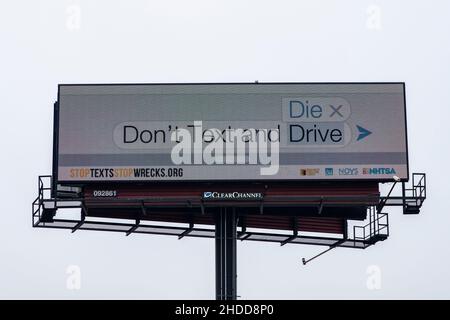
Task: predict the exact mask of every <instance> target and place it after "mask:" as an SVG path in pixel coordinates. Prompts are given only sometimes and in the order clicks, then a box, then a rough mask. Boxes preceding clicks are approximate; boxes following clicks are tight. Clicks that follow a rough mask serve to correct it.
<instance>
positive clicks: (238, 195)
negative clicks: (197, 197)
mask: <svg viewBox="0 0 450 320" xmlns="http://www.w3.org/2000/svg"><path fill="white" fill-rule="evenodd" d="M262 198H263V194H262V193H261V192H238V191H233V192H217V191H205V192H203V200H261V199H262Z"/></svg>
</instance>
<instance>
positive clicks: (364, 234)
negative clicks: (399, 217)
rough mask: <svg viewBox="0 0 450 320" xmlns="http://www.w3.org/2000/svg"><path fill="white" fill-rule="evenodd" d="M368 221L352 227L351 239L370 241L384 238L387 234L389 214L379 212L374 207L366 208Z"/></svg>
mask: <svg viewBox="0 0 450 320" xmlns="http://www.w3.org/2000/svg"><path fill="white" fill-rule="evenodd" d="M368 211H369V212H368V214H369V223H367V224H366V225H363V226H354V227H353V240H355V241H363V242H372V241H378V240H381V239H385V238H387V237H388V236H389V216H388V214H387V213H381V212H379V211H378V210H377V208H376V207H374V206H372V207H369V208H368Z"/></svg>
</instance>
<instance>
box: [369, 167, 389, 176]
mask: <svg viewBox="0 0 450 320" xmlns="http://www.w3.org/2000/svg"><path fill="white" fill-rule="evenodd" d="M396 173H397V172H396V171H395V169H394V168H363V174H376V175H379V174H389V175H394V174H396Z"/></svg>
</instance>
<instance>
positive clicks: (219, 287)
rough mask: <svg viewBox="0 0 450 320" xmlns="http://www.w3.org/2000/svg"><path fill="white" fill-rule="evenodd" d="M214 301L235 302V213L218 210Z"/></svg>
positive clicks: (225, 209) (227, 209)
mask: <svg viewBox="0 0 450 320" xmlns="http://www.w3.org/2000/svg"><path fill="white" fill-rule="evenodd" d="M215 241H216V299H217V300H236V296H237V294H236V280H237V279H236V278H237V274H236V267H237V265H236V242H237V228H236V211H235V208H220V211H219V213H218V215H217V217H216V239H215Z"/></svg>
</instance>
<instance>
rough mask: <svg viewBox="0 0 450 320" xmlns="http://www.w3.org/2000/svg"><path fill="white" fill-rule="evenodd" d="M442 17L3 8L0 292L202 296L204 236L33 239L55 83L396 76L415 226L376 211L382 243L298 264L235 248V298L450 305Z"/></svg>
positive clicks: (274, 252) (434, 13)
mask: <svg viewBox="0 0 450 320" xmlns="http://www.w3.org/2000/svg"><path fill="white" fill-rule="evenodd" d="M275 3H276V5H275ZM449 12H450V3H449V2H448V1H445V0H442V1H438V0H435V1H432V2H430V1H395V2H394V1H361V0H353V1H331V0H330V1H317V0H316V1H302V2H301V3H299V1H276V2H273V1H230V0H228V1H172V0H169V1H167V0H166V1H134V2H133V3H132V4H131V3H130V1H120V2H119V1H117V2H112V1H81V0H78V1H77V0H73V1H56V0H55V1H8V2H4V3H3V4H2V5H1V10H0V41H1V50H0V70H1V71H0V82H1V86H2V90H1V91H0V101H1V106H0V112H1V119H2V125H1V126H0V133H1V135H0V141H1V148H2V150H3V152H2V157H1V158H0V164H1V166H0V168H1V176H2V181H3V183H2V184H0V194H1V199H2V205H3V208H2V210H1V220H0V298H26V299H27V298H42V299H46V298H62V299H68V298H75V299H79V298H88V299H90V298H138V299H141V298H142V299H146V298H149V299H152V298H160V299H166V298H173V299H177V298H186V299H190V298H192V299H201V298H204V299H209V298H213V297H214V242H213V241H212V240H209V239H183V240H182V241H178V240H177V238H175V237H173V238H172V237H163V236H148V235H132V236H130V237H125V236H124V235H123V234H116V233H101V232H89V231H81V232H76V233H74V234H71V233H70V232H69V231H67V230H44V229H33V228H32V227H31V213H30V206H31V202H32V200H33V199H34V198H35V196H36V193H37V190H36V184H37V176H38V175H39V174H49V173H50V172H51V147H52V141H51V137H52V104H53V102H54V100H55V99H56V93H57V84H58V83H96V82H99V83H108V82H122V83H123V82H239V81H254V80H259V81H260V82H264V81H285V82H287V81H297V82H301V81H308V82H311V81H355V82H356V81H405V82H406V90H407V113H408V129H409V132H408V134H409V150H410V166H411V170H412V171H425V172H426V173H427V178H428V199H427V201H426V202H425V205H424V207H423V210H422V214H421V215H419V216H402V215H401V213H400V212H399V211H398V210H391V211H390V212H391V215H390V221H391V236H390V238H389V239H388V240H387V241H385V242H382V243H380V244H377V245H376V246H374V247H371V248H369V249H367V250H365V251H362V250H352V249H337V250H334V251H332V252H331V253H328V254H327V255H324V256H322V257H321V258H319V259H317V260H315V261H314V262H312V263H311V264H309V265H307V266H301V263H300V262H301V258H302V257H310V256H311V255H314V254H315V253H318V252H320V251H321V250H322V249H323V247H311V246H301V245H287V246H283V247H280V246H279V245H277V244H270V243H252V242H249V243H238V294H239V295H240V296H241V297H242V298H244V299H252V298H255V299H257V298H274V299H305V298H306V299H314V298H326V299H327V298H343V299H347V298H363V299H380V298H387V299H390V298H394V299H399V298H447V299H448V298H450V289H449V285H450V250H448V244H449V242H450V232H449V228H450V215H449V212H447V210H446V206H445V201H446V200H447V198H448V194H447V190H448V188H447V181H446V176H447V175H448V174H447V167H448V164H449V163H450V151H449V141H448V138H449V137H450V134H449V132H448V130H449V129H448V119H449V117H450V107H449V101H450V90H449V84H450V62H449V61H450V59H449V58H450V42H449V41H448V38H449V30H450V19H449ZM72 265H75V266H78V267H79V270H80V272H81V278H80V279H81V282H80V283H81V287H80V288H79V290H71V289H70V288H68V287H67V279H68V276H69V275H68V274H67V271H68V267H69V266H72ZM371 266H376V267H375V269H376V270H377V272H376V273H377V274H379V275H380V277H379V278H377V279H379V280H380V281H378V282H377V283H379V284H380V286H377V288H378V289H377V288H375V289H374V290H371V289H370V288H372V287H371V286H367V281H368V279H369V280H370V279H371V278H370V277H371V276H373V273H372V272H373V271H372V270H374V269H373V267H371ZM69 269H70V268H69ZM378 271H379V272H380V273H378ZM368 272H369V273H368ZM369 282H370V281H369ZM372 289H373V288H372Z"/></svg>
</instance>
